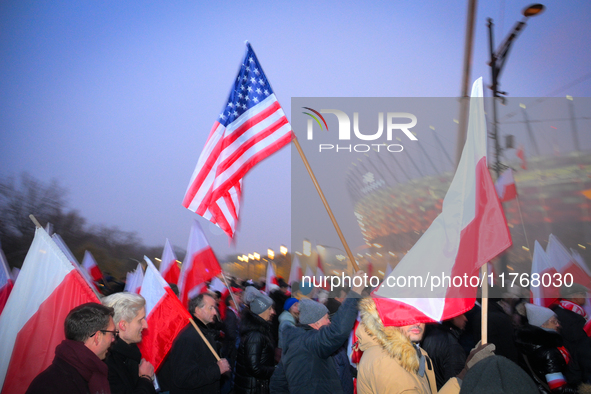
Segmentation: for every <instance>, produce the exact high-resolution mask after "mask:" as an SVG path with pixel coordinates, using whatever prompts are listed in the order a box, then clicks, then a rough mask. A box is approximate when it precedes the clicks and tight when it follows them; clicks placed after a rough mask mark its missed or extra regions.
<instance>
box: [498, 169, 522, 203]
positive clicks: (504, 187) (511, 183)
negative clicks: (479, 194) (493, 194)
mask: <svg viewBox="0 0 591 394" xmlns="http://www.w3.org/2000/svg"><path fill="white" fill-rule="evenodd" d="M495 188H496V189H497V194H498V195H499V200H500V201H501V202H505V201H511V200H513V199H514V198H515V197H517V188H516V187H515V180H514V179H513V169H511V168H509V169H507V170H506V171H505V172H503V173H502V174H501V176H499V179H497V182H496V183H495Z"/></svg>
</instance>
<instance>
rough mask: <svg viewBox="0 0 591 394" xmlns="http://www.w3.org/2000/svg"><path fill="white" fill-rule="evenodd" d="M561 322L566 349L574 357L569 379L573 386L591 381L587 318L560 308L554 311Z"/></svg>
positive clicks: (590, 341)
mask: <svg viewBox="0 0 591 394" xmlns="http://www.w3.org/2000/svg"><path fill="white" fill-rule="evenodd" d="M553 311H554V313H556V316H557V317H558V321H560V326H561V328H560V335H562V338H563V339H564V347H566V349H567V350H568V351H569V353H570V354H571V356H572V358H573V359H572V361H571V363H570V364H569V375H568V377H567V379H569V381H571V382H572V383H573V384H575V385H578V384H579V383H581V382H585V383H586V382H588V381H590V380H591V339H590V338H589V337H588V336H587V334H586V333H585V330H584V329H583V327H584V326H585V318H584V317H583V316H581V315H579V314H577V313H576V312H573V311H569V310H566V309H563V308H561V307H559V306H557V307H555V308H554V309H553Z"/></svg>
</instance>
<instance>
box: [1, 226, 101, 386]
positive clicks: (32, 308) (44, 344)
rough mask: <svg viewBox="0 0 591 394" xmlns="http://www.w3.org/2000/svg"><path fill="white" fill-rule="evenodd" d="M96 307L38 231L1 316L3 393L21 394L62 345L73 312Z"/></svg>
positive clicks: (55, 248) (65, 260)
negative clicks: (90, 305)
mask: <svg viewBox="0 0 591 394" xmlns="http://www.w3.org/2000/svg"><path fill="white" fill-rule="evenodd" d="M86 302H99V299H98V297H97V296H96V295H95V293H94V291H93V290H92V289H91V288H90V287H89V285H88V283H87V282H86V281H85V280H84V278H82V276H81V274H80V272H79V271H78V270H76V269H75V268H74V266H73V265H72V264H71V263H70V261H69V260H68V258H67V257H66V256H65V255H64V253H63V252H62V251H61V250H60V248H59V247H58V246H57V245H56V244H55V242H54V241H53V240H52V239H51V237H49V235H48V234H47V233H46V232H45V230H44V229H43V228H38V229H37V230H36V232H35V238H34V239H33V243H32V244H31V247H30V248H29V252H28V253H27V256H26V257H25V261H24V263H23V266H22V269H21V272H20V275H19V279H18V281H17V282H16V283H15V284H14V288H13V290H12V293H11V294H10V297H9V298H8V302H7V303H6V306H5V308H4V311H3V312H2V315H1V316H0V354H1V355H2V356H0V386H2V393H3V394H8V393H24V392H25V391H26V390H27V387H28V386H29V384H30V383H31V381H32V380H33V379H34V378H35V376H37V375H38V374H39V373H41V372H42V371H43V370H44V369H45V368H47V367H48V366H49V365H50V364H51V362H52V361H53V357H54V355H55V354H54V350H55V347H56V346H57V345H58V344H59V343H60V342H61V341H63V340H64V339H65V333H64V321H65V319H66V316H67V315H68V313H69V312H70V310H72V309H73V308H74V307H76V306H78V305H80V304H83V303H86Z"/></svg>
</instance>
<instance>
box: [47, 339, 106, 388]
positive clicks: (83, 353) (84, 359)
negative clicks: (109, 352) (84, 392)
mask: <svg viewBox="0 0 591 394" xmlns="http://www.w3.org/2000/svg"><path fill="white" fill-rule="evenodd" d="M55 357H58V358H61V359H62V360H64V361H65V362H67V363H68V364H70V365H71V366H72V367H74V368H76V370H77V371H78V373H79V374H80V375H82V377H83V378H84V380H86V381H87V382H88V390H89V391H90V393H91V394H111V388H110V387H109V380H108V374H109V368H108V367H107V364H105V363H104V362H103V361H102V360H101V359H99V358H98V357H97V356H96V354H94V353H93V352H92V351H91V350H90V349H89V348H87V347H86V346H84V343H82V342H78V341H73V340H70V339H65V340H64V341H62V343H60V344H59V345H57V347H56V348H55Z"/></svg>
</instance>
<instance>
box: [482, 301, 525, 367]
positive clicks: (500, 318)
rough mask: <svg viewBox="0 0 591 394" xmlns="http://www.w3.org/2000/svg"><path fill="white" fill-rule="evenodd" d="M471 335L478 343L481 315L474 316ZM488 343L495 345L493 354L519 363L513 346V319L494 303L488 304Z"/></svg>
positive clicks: (515, 347)
mask: <svg viewBox="0 0 591 394" xmlns="http://www.w3.org/2000/svg"><path fill="white" fill-rule="evenodd" d="M474 317H475V319H474V322H473V326H472V328H473V334H474V339H475V340H476V342H478V341H480V336H481V333H482V322H481V320H482V315H481V314H480V313H479V314H477V315H476V316H474ZM488 342H489V343H494V344H495V347H496V348H495V354H496V355H497V356H503V357H506V358H508V359H509V360H511V361H513V362H514V363H518V362H519V356H518V355H519V352H518V350H517V346H516V345H515V339H514V328H513V319H512V318H511V316H509V315H508V314H506V313H505V311H504V310H503V308H502V307H501V306H500V305H499V304H498V303H496V302H493V301H492V300H489V303H488Z"/></svg>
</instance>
